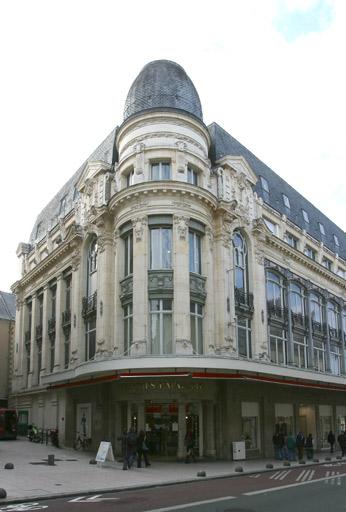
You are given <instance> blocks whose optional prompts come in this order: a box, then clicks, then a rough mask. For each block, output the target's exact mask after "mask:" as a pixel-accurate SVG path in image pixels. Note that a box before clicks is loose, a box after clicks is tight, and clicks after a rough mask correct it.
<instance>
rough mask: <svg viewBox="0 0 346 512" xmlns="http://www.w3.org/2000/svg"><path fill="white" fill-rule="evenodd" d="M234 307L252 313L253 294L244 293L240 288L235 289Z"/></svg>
mask: <svg viewBox="0 0 346 512" xmlns="http://www.w3.org/2000/svg"><path fill="white" fill-rule="evenodd" d="M234 299H235V305H236V307H237V308H242V309H247V310H248V311H253V309H254V306H253V294H252V293H248V292H245V291H244V290H242V289H241V288H235V290H234Z"/></svg>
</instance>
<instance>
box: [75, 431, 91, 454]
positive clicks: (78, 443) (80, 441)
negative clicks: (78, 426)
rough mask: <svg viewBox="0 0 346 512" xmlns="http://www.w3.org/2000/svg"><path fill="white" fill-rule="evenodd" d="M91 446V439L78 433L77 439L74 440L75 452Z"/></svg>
mask: <svg viewBox="0 0 346 512" xmlns="http://www.w3.org/2000/svg"><path fill="white" fill-rule="evenodd" d="M90 445H91V439H90V438H89V437H87V436H86V434H83V435H81V434H80V432H77V437H76V439H75V440H74V443H73V448H74V449H75V450H81V449H82V450H85V449H86V448H88V447H89V446H90Z"/></svg>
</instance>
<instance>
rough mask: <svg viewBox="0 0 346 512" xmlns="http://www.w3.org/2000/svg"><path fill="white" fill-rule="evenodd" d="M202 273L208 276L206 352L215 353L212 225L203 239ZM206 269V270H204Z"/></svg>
mask: <svg viewBox="0 0 346 512" xmlns="http://www.w3.org/2000/svg"><path fill="white" fill-rule="evenodd" d="M203 247H204V251H203V253H202V273H205V274H206V276H207V281H206V292H207V297H206V303H205V306H204V325H203V327H204V332H205V335H204V339H203V345H204V347H203V348H204V353H206V354H209V353H211V354H214V353H215V309H214V301H215V296H214V293H215V291H214V235H213V232H212V230H211V228H210V227H207V228H206V234H205V236H204V239H203ZM203 269H205V270H203Z"/></svg>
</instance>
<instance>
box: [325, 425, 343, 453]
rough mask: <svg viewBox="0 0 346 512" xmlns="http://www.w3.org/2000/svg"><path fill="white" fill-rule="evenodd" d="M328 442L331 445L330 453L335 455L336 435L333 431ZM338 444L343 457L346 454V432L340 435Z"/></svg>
mask: <svg viewBox="0 0 346 512" xmlns="http://www.w3.org/2000/svg"><path fill="white" fill-rule="evenodd" d="M327 441H328V443H329V445H330V453H333V452H334V445H335V435H334V433H333V432H332V431H331V430H330V432H329V434H328V437H327ZM338 443H339V446H340V450H341V455H342V457H343V456H344V455H345V454H346V432H340V434H339V435H338Z"/></svg>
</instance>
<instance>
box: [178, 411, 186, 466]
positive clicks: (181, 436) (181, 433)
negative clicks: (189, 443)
mask: <svg viewBox="0 0 346 512" xmlns="http://www.w3.org/2000/svg"><path fill="white" fill-rule="evenodd" d="M185 405H186V404H185V402H179V406H178V429H179V430H178V459H183V458H185V455H186V447H185V436H186V418H185Z"/></svg>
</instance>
